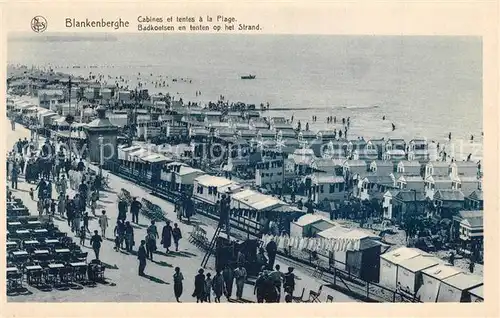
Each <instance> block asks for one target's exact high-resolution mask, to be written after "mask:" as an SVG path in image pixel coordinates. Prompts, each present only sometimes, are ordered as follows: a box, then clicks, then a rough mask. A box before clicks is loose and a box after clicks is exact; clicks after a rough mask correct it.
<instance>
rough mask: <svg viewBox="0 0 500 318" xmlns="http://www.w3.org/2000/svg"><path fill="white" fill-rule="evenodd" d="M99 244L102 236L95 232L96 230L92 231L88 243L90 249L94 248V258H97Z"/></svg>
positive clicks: (99, 248)
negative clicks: (92, 233)
mask: <svg viewBox="0 0 500 318" xmlns="http://www.w3.org/2000/svg"><path fill="white" fill-rule="evenodd" d="M101 244H102V238H101V236H100V235H99V233H98V232H97V230H95V231H94V235H93V236H92V237H91V238H90V245H91V246H92V249H93V250H94V253H95V258H96V259H97V260H98V259H99V251H100V250H101Z"/></svg>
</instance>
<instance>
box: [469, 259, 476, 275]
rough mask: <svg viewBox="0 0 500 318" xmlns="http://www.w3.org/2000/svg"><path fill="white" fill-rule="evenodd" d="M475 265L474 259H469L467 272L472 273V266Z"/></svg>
mask: <svg viewBox="0 0 500 318" xmlns="http://www.w3.org/2000/svg"><path fill="white" fill-rule="evenodd" d="M475 265H476V264H475V263H474V261H473V260H472V259H471V260H470V261H469V272H471V274H472V273H474V266H475Z"/></svg>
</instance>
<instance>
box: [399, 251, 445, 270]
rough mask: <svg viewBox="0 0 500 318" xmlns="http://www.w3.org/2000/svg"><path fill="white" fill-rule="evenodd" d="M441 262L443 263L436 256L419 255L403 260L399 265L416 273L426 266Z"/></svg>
mask: <svg viewBox="0 0 500 318" xmlns="http://www.w3.org/2000/svg"><path fill="white" fill-rule="evenodd" d="M439 263H441V261H440V260H439V259H438V258H436V257H434V256H424V255H418V256H415V257H412V258H409V259H406V260H404V261H402V262H401V263H399V266H401V267H404V268H406V269H407V270H409V271H411V272H413V273H415V272H419V271H421V270H424V269H426V268H429V267H433V266H436V265H438V264H439Z"/></svg>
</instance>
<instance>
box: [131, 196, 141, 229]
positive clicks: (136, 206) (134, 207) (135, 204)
mask: <svg viewBox="0 0 500 318" xmlns="http://www.w3.org/2000/svg"><path fill="white" fill-rule="evenodd" d="M141 208H142V204H141V202H139V201H137V198H136V197H134V199H133V200H132V203H130V213H132V223H135V224H139V211H140V210H141Z"/></svg>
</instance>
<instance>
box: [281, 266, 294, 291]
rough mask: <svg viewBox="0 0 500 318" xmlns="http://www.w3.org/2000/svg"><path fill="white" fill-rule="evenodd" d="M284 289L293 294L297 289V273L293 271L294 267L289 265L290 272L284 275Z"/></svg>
mask: <svg viewBox="0 0 500 318" xmlns="http://www.w3.org/2000/svg"><path fill="white" fill-rule="evenodd" d="M283 290H284V291H285V293H286V294H287V295H290V296H293V292H294V290H295V274H294V273H293V267H288V272H287V273H286V274H285V275H284V279H283Z"/></svg>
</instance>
